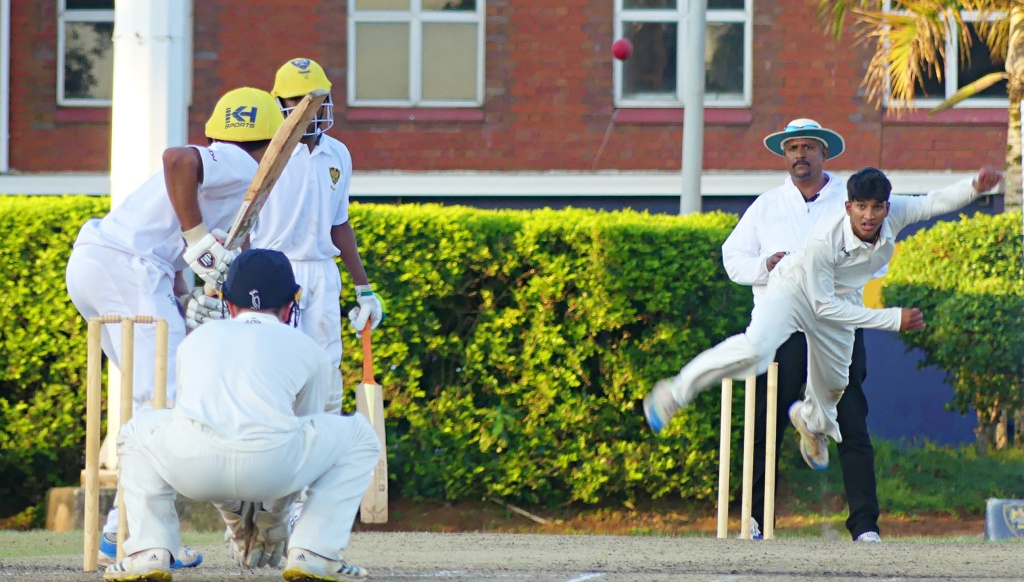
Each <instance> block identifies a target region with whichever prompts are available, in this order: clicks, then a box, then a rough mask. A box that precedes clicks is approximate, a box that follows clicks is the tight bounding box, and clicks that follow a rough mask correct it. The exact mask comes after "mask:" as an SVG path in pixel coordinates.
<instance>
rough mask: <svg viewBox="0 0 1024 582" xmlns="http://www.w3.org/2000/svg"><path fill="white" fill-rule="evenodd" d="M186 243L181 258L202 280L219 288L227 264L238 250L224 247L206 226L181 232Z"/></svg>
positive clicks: (226, 269)
mask: <svg viewBox="0 0 1024 582" xmlns="http://www.w3.org/2000/svg"><path fill="white" fill-rule="evenodd" d="M181 235H182V236H183V237H185V242H186V243H187V244H188V246H187V248H186V249H185V254H184V256H183V257H182V258H184V259H185V262H186V263H188V266H189V267H191V268H192V271H194V272H195V274H196V275H199V277H201V278H202V279H203V281H205V282H207V283H209V284H210V285H213V286H214V287H216V288H217V289H220V286H221V284H222V283H223V282H224V278H225V277H226V276H227V273H228V266H229V265H230V264H231V261H233V260H234V259H235V257H237V256H238V254H239V251H237V250H235V251H229V250H227V249H226V248H224V245H223V244H221V242H220V241H219V240H217V237H216V236H214V234H213V233H211V232H208V231H207V230H206V226H205V225H203V224H200V225H199V226H197V227H195V228H193V229H191V230H187V231H184V232H182V233H181Z"/></svg>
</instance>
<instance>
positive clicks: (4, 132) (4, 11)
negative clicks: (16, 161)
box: [0, 0, 11, 172]
mask: <svg viewBox="0 0 1024 582" xmlns="http://www.w3.org/2000/svg"><path fill="white" fill-rule="evenodd" d="M10 96H11V1H10V0H0V172H6V171H8V170H9V169H10V167H9V166H8V164H9V163H10V158H9V157H8V155H7V152H8V148H9V146H10V139H11V136H10V119H11V117H10V111H9V110H10V104H11V99H10Z"/></svg>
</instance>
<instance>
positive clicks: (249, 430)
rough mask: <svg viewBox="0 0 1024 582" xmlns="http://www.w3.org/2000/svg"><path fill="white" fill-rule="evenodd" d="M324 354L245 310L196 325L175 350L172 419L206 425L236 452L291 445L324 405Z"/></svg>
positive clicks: (327, 378)
mask: <svg viewBox="0 0 1024 582" xmlns="http://www.w3.org/2000/svg"><path fill="white" fill-rule="evenodd" d="M333 374H334V368H333V367H332V366H331V362H330V359H329V357H328V356H327V353H326V352H324V351H323V350H322V349H321V348H320V346H318V345H317V344H316V342H314V341H313V340H312V339H310V338H309V337H308V336H307V335H305V334H304V333H302V332H301V331H299V330H297V329H295V328H293V327H292V326H290V325H287V324H284V323H281V322H280V321H279V320H278V319H277V318H276V317H274V316H273V315H268V314H264V313H255V312H245V313H243V314H241V315H239V316H238V317H236V318H234V319H227V320H214V321H210V322H207V323H204V324H203V325H201V326H199V328H197V329H196V330H195V331H193V332H192V333H191V334H189V335H188V336H187V337H186V338H185V340H184V341H182V342H181V346H180V347H179V348H178V400H177V402H176V404H175V407H174V414H175V415H176V416H178V417H184V418H188V419H191V420H193V421H197V422H200V423H202V424H203V425H205V426H207V427H209V428H210V429H212V430H213V431H214V432H216V433H217V434H218V435H220V436H221V437H222V438H223V439H224V440H225V441H230V442H231V446H232V448H234V449H236V450H244V451H261V450H268V449H272V448H274V447H277V446H280V445H282V444H284V443H287V442H289V441H290V440H291V439H292V438H293V436H294V434H295V433H296V431H298V430H300V428H301V427H302V425H303V424H305V423H306V422H308V420H307V419H302V418H299V417H302V416H309V415H312V414H317V413H321V412H323V410H324V405H325V404H326V402H327V394H328V389H329V387H330V384H331V378H332V375H333Z"/></svg>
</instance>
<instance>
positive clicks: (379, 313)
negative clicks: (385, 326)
mask: <svg viewBox="0 0 1024 582" xmlns="http://www.w3.org/2000/svg"><path fill="white" fill-rule="evenodd" d="M356 301H358V302H359V305H358V306H357V307H353V308H352V311H349V312H348V320H349V321H350V322H352V327H353V328H355V330H356V337H358V338H361V337H363V329H364V328H365V327H366V322H367V321H369V322H370V329H371V330H374V329H377V327H378V326H379V325H380V324H381V322H383V321H384V318H385V317H387V313H386V312H385V311H384V302H383V301H381V298H380V295H377V294H376V293H374V292H373V285H356Z"/></svg>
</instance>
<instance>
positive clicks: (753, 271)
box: [722, 172, 846, 302]
mask: <svg viewBox="0 0 1024 582" xmlns="http://www.w3.org/2000/svg"><path fill="white" fill-rule="evenodd" d="M825 175H826V176H828V183H827V184H825V187H824V188H822V190H821V192H819V193H818V197H817V199H815V200H814V201H811V202H808V201H807V199H806V198H804V195H803V194H802V193H801V192H800V190H799V189H797V187H796V186H795V185H793V179H792V178H791V177H790V176H786V181H785V182H784V183H783V184H782V185H781V186H779V187H778V188H773V189H771V190H768V191H767V192H765V193H763V194H761V195H760V196H758V197H757V198H756V199H755V200H754V202H753V203H752V204H751V205H750V207H749V208H747V211H746V212H744V213H743V216H742V217H741V218H740V221H739V223H737V224H736V228H735V229H733V231H732V233H731V234H730V235H729V238H727V239H726V240H725V243H724V244H723V245H722V262H723V264H724V265H725V271H726V272H727V273H728V274H729V278H730V279H732V280H733V281H734V282H736V283H739V284H740V285H750V286H752V288H753V292H754V301H755V302H757V299H758V297H760V296H761V295H763V294H764V291H765V286H766V285H768V266H767V264H766V261H767V260H768V257H770V256H772V255H774V254H775V253H780V252H782V253H793V252H795V251H796V250H798V249H800V248H803V246H804V243H805V242H806V240H807V235H808V233H810V232H811V229H812V228H813V227H814V225H816V224H819V223H821V222H823V221H824V220H826V219H827V218H828V217H834V216H836V215H838V214H845V213H846V181H845V180H843V179H842V178H840V177H839V176H836V175H835V174H832V173H830V172H825Z"/></svg>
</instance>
